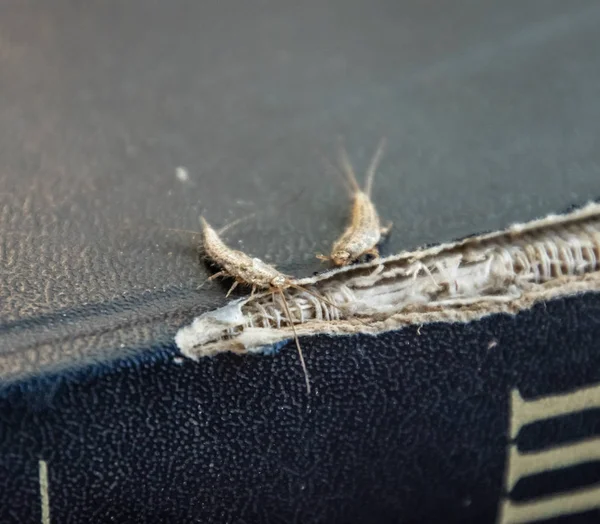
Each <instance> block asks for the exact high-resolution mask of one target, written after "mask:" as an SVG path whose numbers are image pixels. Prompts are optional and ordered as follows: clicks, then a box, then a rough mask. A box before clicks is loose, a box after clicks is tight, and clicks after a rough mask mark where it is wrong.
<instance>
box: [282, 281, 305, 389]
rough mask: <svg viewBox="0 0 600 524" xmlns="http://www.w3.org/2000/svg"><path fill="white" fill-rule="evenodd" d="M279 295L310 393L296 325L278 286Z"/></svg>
mask: <svg viewBox="0 0 600 524" xmlns="http://www.w3.org/2000/svg"><path fill="white" fill-rule="evenodd" d="M277 291H278V292H279V294H280V295H281V300H282V301H283V309H285V314H286V316H287V318H288V322H289V323H290V327H291V328H292V331H293V332H294V341H295V342H296V348H297V349H298V357H299V359H300V365H301V366H302V371H303V372H304V380H305V382H306V392H307V394H309V395H310V379H309V378H308V369H307V368H306V362H305V361H304V354H303V353H302V348H301V347H300V340H299V339H298V333H297V331H296V326H294V320H293V318H292V313H291V311H290V308H289V306H288V303H287V300H286V298H285V295H284V293H283V290H282V289H281V288H279V289H278V290H277Z"/></svg>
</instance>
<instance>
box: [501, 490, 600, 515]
mask: <svg viewBox="0 0 600 524" xmlns="http://www.w3.org/2000/svg"><path fill="white" fill-rule="evenodd" d="M599 504H600V485H599V486H592V487H589V488H583V489H578V490H575V491H566V492H563V493H560V494H558V495H550V496H548V497H544V498H538V499H536V500H533V501H530V502H513V501H512V500H510V499H506V500H504V504H503V505H502V508H501V510H500V518H499V519H498V521H499V523H500V524H522V523H525V522H531V521H534V520H540V519H547V518H552V517H557V516H559V515H571V514H573V513H579V512H582V511H586V510H590V509H594V508H597V507H598V505H599Z"/></svg>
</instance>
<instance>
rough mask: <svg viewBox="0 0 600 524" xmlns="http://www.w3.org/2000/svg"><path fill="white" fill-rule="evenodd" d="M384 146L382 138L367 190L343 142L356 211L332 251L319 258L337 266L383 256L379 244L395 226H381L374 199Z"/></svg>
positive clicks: (342, 153) (343, 160)
mask: <svg viewBox="0 0 600 524" xmlns="http://www.w3.org/2000/svg"><path fill="white" fill-rule="evenodd" d="M384 147H385V140H382V141H381V142H380V143H379V146H378V148H377V151H376V152H375V155H374V156H373V159H372V160H371V164H370V165H369V168H368V169H367V175H366V182H365V188H364V190H363V189H361V188H360V186H359V185H358V182H357V181H356V175H355V174H354V169H353V168H352V164H351V163H350V159H349V158H348V153H347V152H346V149H345V148H344V147H341V146H340V162H341V164H342V169H343V170H344V173H345V174H346V177H347V178H348V181H349V182H350V185H351V191H352V200H353V202H352V215H351V219H350V224H349V225H348V227H347V228H346V230H345V231H344V233H343V234H342V236H341V237H340V238H338V239H337V240H336V241H335V242H334V243H333V247H332V249H331V255H329V256H324V255H317V258H319V259H321V260H331V261H332V262H333V264H334V265H335V266H346V265H348V264H351V263H352V262H355V261H356V260H358V259H359V258H361V257H362V256H364V255H371V256H373V257H374V258H379V250H378V248H377V245H378V244H379V242H380V241H381V237H382V236H385V235H387V234H388V233H389V232H390V230H391V228H392V223H391V222H390V223H389V224H388V225H387V226H386V227H382V226H381V222H380V220H379V215H378V214H377V209H375V205H374V204H373V202H372V201H371V190H372V188H373V178H374V176H375V171H376V170H377V166H378V165H379V162H380V160H381V156H382V155H383V150H384Z"/></svg>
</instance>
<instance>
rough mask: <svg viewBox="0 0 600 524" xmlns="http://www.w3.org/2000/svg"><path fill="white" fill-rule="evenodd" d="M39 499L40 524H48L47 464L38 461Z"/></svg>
mask: <svg viewBox="0 0 600 524" xmlns="http://www.w3.org/2000/svg"><path fill="white" fill-rule="evenodd" d="M39 465H40V499H41V505H42V524H50V495H49V493H48V464H47V463H46V461H45V460H40V462H39Z"/></svg>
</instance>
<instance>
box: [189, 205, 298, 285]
mask: <svg viewBox="0 0 600 524" xmlns="http://www.w3.org/2000/svg"><path fill="white" fill-rule="evenodd" d="M200 221H201V223H202V243H203V245H204V249H205V251H206V255H207V256H208V257H209V258H210V259H211V260H212V261H213V262H214V263H215V264H217V265H218V266H219V267H220V268H221V271H219V272H218V273H215V274H214V275H212V276H211V277H210V280H214V279H215V278H218V277H222V276H230V277H233V278H234V279H235V282H234V284H233V286H232V287H231V289H230V290H229V292H228V293H227V295H228V296H229V294H230V293H231V292H232V291H233V290H234V289H235V287H236V286H237V285H238V284H245V285H249V286H252V293H254V292H255V291H256V289H269V288H272V287H273V288H278V289H280V288H281V289H284V288H286V287H289V284H288V282H289V281H290V279H289V278H288V277H286V276H285V275H283V274H282V273H280V272H279V271H277V269H275V268H274V267H273V266H270V265H269V264H266V263H265V262H263V261H262V260H260V258H253V257H250V256H248V255H246V253H244V252H242V251H238V250H236V249H231V248H230V247H228V246H227V245H225V243H224V242H223V240H221V237H220V236H219V234H218V233H217V232H216V231H215V230H214V229H213V228H212V227H211V226H210V225H209V224H208V222H207V221H206V220H205V219H204V218H202V217H201V218H200Z"/></svg>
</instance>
